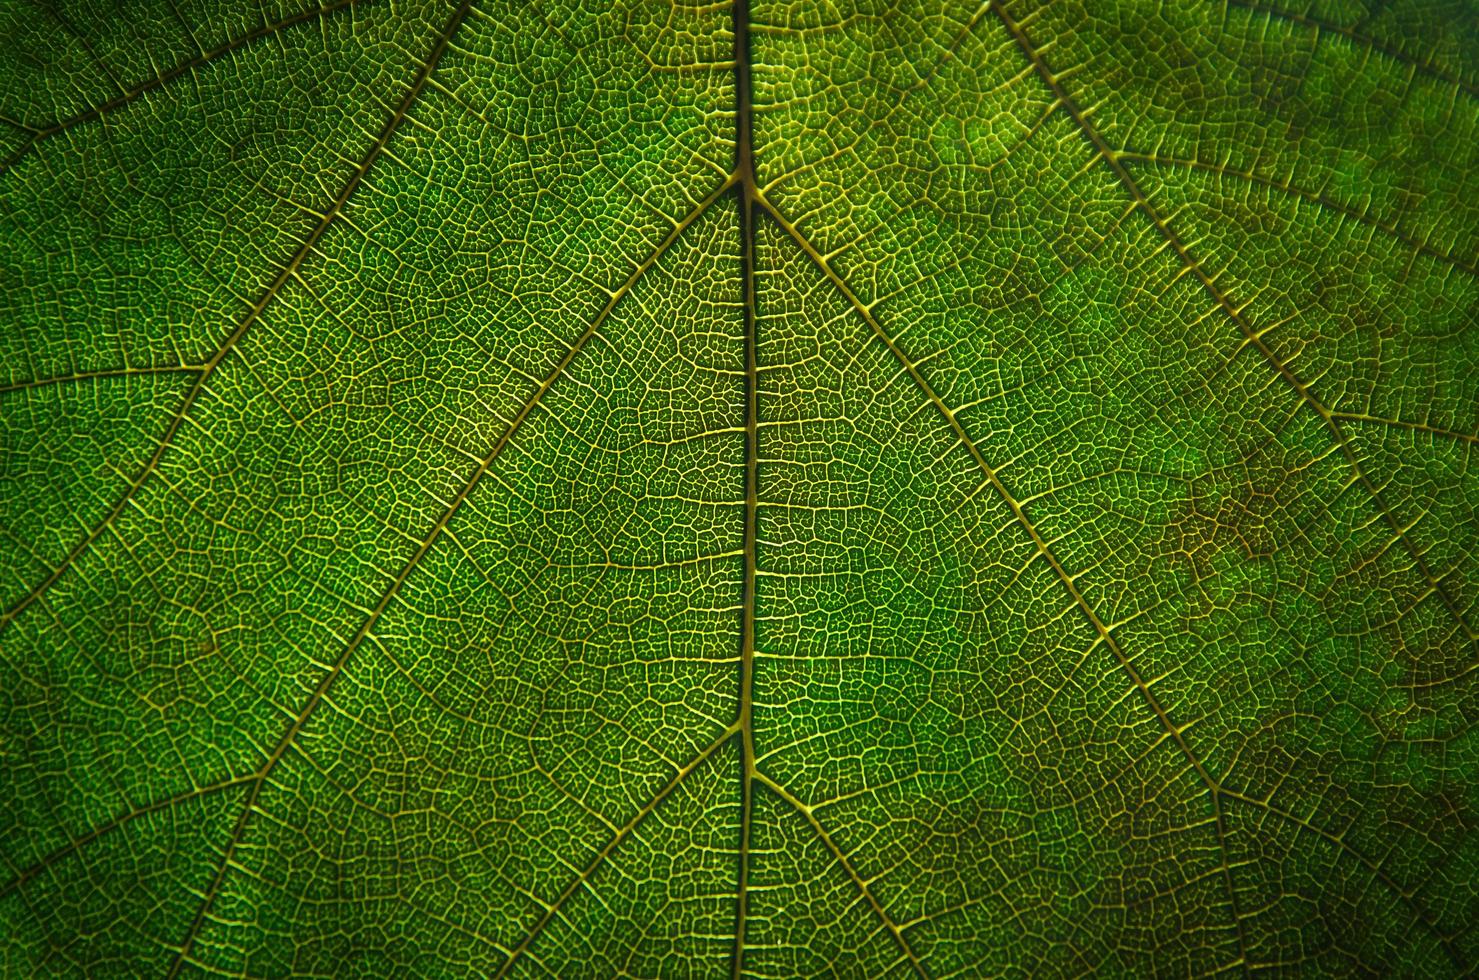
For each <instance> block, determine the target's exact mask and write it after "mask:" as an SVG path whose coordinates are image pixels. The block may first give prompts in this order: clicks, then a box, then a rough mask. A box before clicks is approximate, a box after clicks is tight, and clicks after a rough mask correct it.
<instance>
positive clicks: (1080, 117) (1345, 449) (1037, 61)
mask: <svg viewBox="0 0 1479 980" xmlns="http://www.w3.org/2000/svg"><path fill="white" fill-rule="evenodd" d="M992 10H993V11H995V13H996V16H997V18H998V19H999V20H1000V21H1001V23H1002V25H1003V26H1004V27H1005V28H1006V31H1007V33H1008V34H1009V35H1010V36H1011V38H1012V40H1013V41H1015V42H1016V44H1017V47H1018V48H1020V49H1021V50H1022V53H1023V55H1025V56H1026V58H1027V59H1028V61H1029V62H1030V63H1031V65H1032V67H1033V68H1034V69H1035V70H1036V72H1037V74H1038V77H1040V78H1041V79H1042V81H1043V83H1044V84H1045V85H1046V86H1047V87H1048V89H1049V91H1051V92H1052V94H1053V96H1054V98H1055V99H1056V100H1057V101H1058V104H1059V105H1061V106H1062V107H1063V111H1064V112H1066V113H1067V114H1068V115H1069V117H1070V118H1071V119H1072V120H1073V122H1074V124H1075V125H1077V126H1078V128H1079V130H1080V131H1081V132H1082V133H1083V135H1084V137H1085V138H1086V139H1087V140H1088V141H1089V143H1090V144H1091V145H1092V146H1093V147H1094V150H1095V152H1096V153H1097V154H1098V156H1099V157H1101V158H1102V159H1103V160H1104V162H1105V163H1106V164H1107V165H1108V166H1109V168H1110V170H1112V171H1113V172H1114V175H1115V176H1116V177H1117V178H1119V182H1120V184H1121V185H1122V186H1123V187H1124V188H1125V190H1126V192H1127V193H1129V195H1130V197H1131V198H1132V199H1133V201H1134V203H1135V204H1136V205H1138V206H1139V207H1140V209H1141V210H1142V211H1144V212H1145V214H1146V216H1147V217H1148V218H1149V219H1150V222H1151V224H1153V225H1154V226H1155V227H1156V230H1157V231H1159V232H1160V234H1161V236H1162V237H1163V238H1165V239H1166V241H1167V243H1168V244H1170V246H1171V248H1172V249H1173V250H1174V251H1175V252H1176V255H1177V257H1178V258H1179V259H1180V260H1181V264H1182V265H1183V266H1184V267H1185V268H1186V269H1187V271H1189V272H1190V273H1191V274H1192V275H1193V276H1195V277H1196V279H1197V281H1198V282H1200V283H1201V284H1202V287H1203V288H1204V289H1206V291H1207V293H1208V295H1210V296H1211V297H1212V299H1213V300H1214V301H1215V302H1216V303H1217V305H1218V306H1219V307H1221V308H1222V310H1223V312H1225V313H1226V314H1227V316H1228V318H1229V319H1230V320H1232V322H1233V323H1234V324H1236V325H1237V327H1238V329H1239V330H1240V331H1242V333H1243V336H1244V338H1245V342H1246V343H1248V344H1251V345H1252V346H1253V347H1255V348H1257V350H1258V352H1259V353H1260V354H1262V355H1263V357H1264V359H1265V360H1267V361H1268V363H1269V365H1270V366H1271V367H1273V369H1274V370H1275V371H1276V372H1277V373H1278V374H1279V376H1280V377H1281V378H1283V379H1284V381H1285V382H1286V383H1287V384H1288V385H1289V386H1290V387H1291V388H1293V389H1294V391H1295V392H1296V393H1297V394H1298V395H1299V397H1300V398H1301V399H1302V400H1303V401H1304V403H1305V404H1306V405H1308V406H1309V408H1310V410H1311V411H1313V412H1314V413H1315V414H1316V415H1318V416H1319V417H1320V420H1321V422H1323V423H1324V425H1325V428H1326V429H1328V430H1329V432H1330V434H1331V436H1332V437H1333V438H1334V440H1335V444H1336V446H1337V447H1338V448H1339V449H1340V452H1341V455H1343V456H1344V457H1345V458H1346V462H1347V464H1349V466H1350V468H1351V472H1352V473H1353V474H1354V475H1355V478H1356V481H1357V482H1358V483H1360V484H1361V486H1362V488H1363V489H1364V490H1365V491H1366V493H1367V494H1368V495H1369V496H1370V497H1371V499H1372V501H1373V502H1374V503H1375V504H1376V508H1377V510H1378V511H1379V512H1380V514H1381V516H1382V518H1383V520H1385V522H1386V523H1387V526H1388V527H1390V528H1391V530H1392V533H1393V534H1394V535H1395V536H1396V538H1397V539H1398V540H1399V541H1401V542H1402V545H1403V547H1404V548H1405V549H1406V551H1407V553H1408V555H1409V557H1411V559H1412V561H1413V564H1414V565H1415V566H1416V567H1417V570H1418V572H1419V573H1420V574H1421V575H1422V577H1423V579H1424V580H1425V581H1426V582H1427V585H1428V587H1429V588H1430V589H1431V590H1432V591H1433V592H1435V593H1436V594H1437V595H1438V597H1439V599H1440V600H1441V601H1442V602H1443V604H1444V606H1446V607H1447V609H1448V612H1449V614H1450V615H1452V616H1453V618H1454V620H1455V621H1457V623H1458V624H1459V626H1460V628H1462V629H1463V631H1464V634H1465V635H1466V636H1467V637H1468V640H1469V642H1470V643H1471V644H1472V643H1474V642H1476V641H1479V634H1476V633H1475V631H1474V628H1473V627H1472V626H1471V625H1470V624H1469V622H1468V619H1467V618H1466V617H1465V616H1464V613H1463V610H1462V609H1460V608H1459V605H1458V603H1457V602H1456V601H1455V600H1454V598H1453V596H1452V595H1450V594H1449V592H1448V590H1447V589H1446V588H1444V586H1443V583H1442V582H1441V581H1440V580H1439V578H1438V577H1437V576H1435V575H1434V574H1433V572H1432V570H1431V569H1429V568H1428V563H1427V560H1426V559H1425V558H1424V557H1423V554H1422V552H1421V551H1419V550H1418V548H1417V546H1416V545H1414V544H1413V543H1412V540H1411V539H1410V538H1408V536H1407V529H1406V528H1404V527H1403V526H1402V525H1401V524H1400V523H1399V522H1398V521H1397V518H1396V517H1395V515H1393V513H1392V511H1391V508H1389V507H1388V506H1387V505H1386V502H1385V500H1383V499H1382V495H1381V492H1380V491H1379V490H1378V489H1377V487H1376V484H1374V483H1372V481H1371V478H1370V477H1369V476H1367V475H1366V471H1365V469H1364V468H1363V467H1362V466H1361V462H1360V460H1359V459H1358V458H1357V456H1356V452H1355V450H1354V449H1352V448H1351V444H1350V440H1349V439H1347V438H1346V435H1345V431H1344V430H1343V429H1342V427H1341V424H1340V420H1339V418H1338V417H1337V416H1336V415H1335V414H1334V413H1333V412H1331V411H1330V409H1329V408H1327V407H1326V406H1325V404H1324V403H1323V402H1322V401H1320V399H1319V398H1317V397H1316V396H1315V393H1314V392H1313V391H1311V390H1310V389H1309V387H1308V386H1307V385H1306V384H1305V383H1304V382H1303V381H1301V380H1300V379H1299V377H1298V376H1297V375H1295V373H1294V372H1293V371H1292V370H1291V369H1290V368H1289V366H1288V365H1287V364H1285V363H1284V362H1283V361H1281V360H1279V358H1278V356H1277V355H1276V354H1274V352H1273V351H1272V350H1271V349H1270V348H1269V346H1268V345H1267V344H1265V343H1264V342H1263V335H1262V334H1261V333H1259V332H1258V331H1257V330H1254V329H1253V326H1252V325H1251V324H1250V323H1249V322H1248V321H1247V319H1246V318H1245V317H1244V316H1243V314H1242V311H1241V310H1239V309H1238V308H1237V307H1236V306H1234V305H1233V304H1232V301H1231V300H1230V299H1228V297H1227V294H1226V293H1224V292H1223V291H1222V290H1221V289H1220V288H1218V286H1217V284H1216V283H1215V282H1213V281H1212V277H1211V276H1209V275H1208V274H1207V272H1206V270H1205V269H1203V268H1202V266H1201V264H1200V263H1199V262H1197V260H1196V257H1195V256H1193V255H1192V254H1191V251H1190V250H1189V249H1188V248H1187V246H1186V243H1185V242H1183V241H1182V240H1181V237H1180V236H1179V235H1178V234H1177V233H1176V231H1175V229H1173V228H1172V227H1171V226H1170V223H1169V222H1168V221H1167V220H1166V218H1165V216H1163V215H1162V214H1161V213H1160V211H1158V210H1157V209H1156V207H1155V205H1153V204H1152V203H1151V202H1150V198H1148V197H1147V196H1146V195H1145V192H1144V191H1142V190H1141V189H1140V185H1139V184H1138V183H1136V181H1135V178H1134V177H1133V176H1132V175H1131V174H1130V172H1129V171H1128V170H1126V169H1125V165H1124V164H1123V163H1122V162H1121V161H1120V159H1119V157H1118V156H1117V155H1116V154H1115V152H1114V150H1113V149H1111V148H1110V146H1109V144H1108V143H1106V142H1105V140H1104V137H1103V135H1102V134H1100V132H1099V130H1098V129H1097V128H1095V126H1094V125H1093V124H1092V123H1091V122H1089V119H1088V117H1087V116H1086V115H1084V113H1083V111H1082V110H1081V109H1079V107H1078V104H1077V103H1076V102H1074V100H1073V99H1072V98H1071V97H1070V96H1069V95H1068V91H1067V90H1066V89H1065V88H1064V87H1063V83H1062V80H1061V79H1060V78H1059V77H1058V76H1057V75H1055V74H1054V73H1053V71H1052V69H1051V68H1049V67H1048V64H1047V62H1046V61H1045V60H1044V59H1043V57H1042V55H1041V54H1040V52H1039V51H1038V49H1037V47H1036V46H1035V45H1034V44H1033V43H1032V40H1031V39H1030V38H1028V36H1027V34H1026V33H1025V32H1024V31H1023V29H1022V27H1021V25H1019V24H1018V23H1017V21H1016V20H1014V19H1013V18H1012V15H1011V14H1010V13H1008V12H1007V10H1006V8H1005V6H1004V5H1003V4H1002V3H995V4H993V6H992Z"/></svg>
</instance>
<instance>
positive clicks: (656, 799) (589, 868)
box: [495, 722, 740, 978]
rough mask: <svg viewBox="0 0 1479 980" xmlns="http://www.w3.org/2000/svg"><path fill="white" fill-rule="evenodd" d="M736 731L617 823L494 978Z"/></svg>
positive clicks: (712, 745) (511, 964)
mask: <svg viewBox="0 0 1479 980" xmlns="http://www.w3.org/2000/svg"><path fill="white" fill-rule="evenodd" d="M739 731H740V726H739V723H738V722H735V723H734V724H731V725H730V726H729V727H728V728H726V729H724V731H723V732H721V733H720V734H719V737H718V738H716V739H714V741H712V742H710V743H709V744H708V746H706V747H705V748H704V749H703V751H701V752H699V754H698V755H696V756H694V757H693V758H692V759H690V760H689V761H688V763H687V764H685V765H684V766H683V767H682V768H681V769H679V770H678V771H677V772H676V773H674V774H673V777H672V778H671V779H669V780H668V781H667V782H666V783H664V784H663V787H662V789H660V790H658V791H657V793H656V795H654V796H653V797H652V799H650V800H648V801H647V803H646V804H644V805H643V806H642V808H641V809H639V810H638V811H637V812H636V813H634V814H633V815H632V817H631V819H629V820H628V821H627V822H626V823H624V824H622V825H621V828H620V829H619V830H617V832H616V833H615V834H613V835H612V837H611V839H610V840H609V841H607V842H606V846H605V847H603V848H601V850H600V851H598V852H597V853H596V856H595V857H594V858H592V859H591V862H590V863H589V864H588V865H586V866H585V868H584V869H583V870H582V871H581V872H580V874H579V875H577V876H576V877H575V879H574V880H573V881H571V882H570V884H568V885H566V886H565V889H564V891H562V892H560V894H559V895H557V896H556V897H555V900H554V901H553V902H550V903H549V905H548V906H547V907H546V908H545V910H544V914H543V915H541V916H540V917H539V920H538V921H537V922H535V923H534V926H533V928H531V929H530V930H529V932H528V933H527V934H525V936H524V938H523V939H522V940H520V942H519V944H518V945H517V946H515V947H514V948H513V951H512V952H510V953H509V956H508V959H507V960H505V961H504V963H503V966H502V968H500V969H499V971H498V973H497V974H495V977H497V978H502V977H506V976H508V974H509V971H511V970H512V969H513V967H514V964H515V963H516V962H518V960H519V958H520V957H521V956H523V955H524V954H525V953H526V952H527V951H528V949H529V946H530V944H531V943H533V942H534V940H535V939H537V938H539V935H540V934H541V933H543V932H544V930H545V928H547V927H548V926H549V924H550V922H551V921H552V920H553V919H554V917H555V916H556V915H558V914H559V911H560V909H561V908H562V907H563V906H564V905H565V903H566V902H568V901H569V900H570V896H572V895H574V894H575V892H576V890H577V889H579V888H580V887H581V886H582V885H586V884H589V883H590V880H591V878H592V876H593V875H595V873H596V870H597V869H598V868H600V867H601V865H602V864H604V863H605V862H606V859H607V858H609V857H611V855H612V853H613V852H614V851H615V850H616V849H617V847H619V846H620V845H621V842H622V841H624V840H626V839H627V838H628V837H630V836H631V835H632V832H633V831H635V830H636V829H637V826H638V825H639V824H641V823H642V821H643V820H645V819H646V818H647V816H648V815H649V814H651V813H652V812H653V811H654V810H656V809H657V808H658V805H659V804H661V803H662V801H663V800H665V799H667V798H668V797H669V796H671V795H672V793H673V790H675V789H677V788H678V785H679V784H680V783H682V782H683V780H684V779H686V778H688V776H689V775H690V774H691V773H692V772H693V771H694V770H695V769H697V768H698V767H699V766H701V765H703V764H704V763H705V762H707V761H708V760H709V758H710V757H712V756H713V755H714V753H716V752H718V751H719V750H720V749H721V748H723V747H724V744H725V743H726V742H728V741H729V740H730V739H731V738H734V737H735V736H736V735H738V734H739Z"/></svg>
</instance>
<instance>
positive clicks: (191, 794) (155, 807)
mask: <svg viewBox="0 0 1479 980" xmlns="http://www.w3.org/2000/svg"><path fill="white" fill-rule="evenodd" d="M255 778H256V774H255V773H252V774H249V775H246V776H235V777H233V778H231V779H223V780H220V781H219V782H215V783H210V784H208V785H206V786H197V787H194V788H192V789H189V790H186V791H184V792H182V793H176V794H175V795H174V796H170V797H166V798H165V799H162V800H156V801H154V802H153V803H146V804H144V805H143V806H138V807H133V808H132V809H130V810H128V811H126V812H124V813H121V814H119V815H118V816H116V817H114V818H113V819H112V820H109V821H108V822H107V823H105V824H102V825H100V826H98V827H94V828H93V829H92V830H90V831H88V832H87V833H85V834H83V835H82V836H81V837H78V838H76V839H75V840H73V841H71V842H70V843H68V844H65V845H63V846H62V847H59V848H57V849H56V850H54V851H52V852H51V853H49V854H47V855H46V856H45V857H43V858H41V859H40V860H39V861H36V862H35V863H34V864H31V865H29V866H27V867H25V868H22V869H21V870H20V871H19V872H18V873H17V874H16V876H15V877H14V878H12V879H10V881H8V882H6V883H5V884H4V885H3V886H0V899H3V898H5V896H7V895H9V894H10V893H11V892H14V891H17V890H19V889H21V888H24V887H25V886H26V885H27V884H28V883H29V882H30V881H31V880H32V879H33V878H35V877H36V876H37V875H39V874H40V873H41V872H43V871H45V870H46V869H47V868H49V867H51V866H52V865H54V864H56V863H57V862H58V861H60V860H62V859H63V858H66V857H69V856H70V855H72V854H75V853H77V852H78V851H80V850H82V849H83V848H84V847H86V846H87V845H88V844H91V843H92V842H93V841H95V840H97V839H98V838H99V837H103V836H106V835H107V834H109V833H111V832H113V831H115V830H117V829H118V828H120V827H122V826H124V825H126V824H129V823H132V822H133V821H135V820H137V819H138V818H140V817H146V816H148V815H149V814H151V813H158V812H159V811H161V810H168V809H171V808H172V807H176V806H179V805H180V804H181V803H188V802H189V801H191V800H198V799H201V798H203V797H207V796H214V795H215V794H216V793H220V792H224V791H225V790H228V789H233V788H235V787H237V786H245V785H246V784H247V783H250V782H252V780H253V779H255Z"/></svg>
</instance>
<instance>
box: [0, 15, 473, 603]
mask: <svg viewBox="0 0 1479 980" xmlns="http://www.w3.org/2000/svg"><path fill="white" fill-rule="evenodd" d="M471 3H472V0H465V2H464V3H463V4H462V5H461V6H460V7H458V9H457V11H456V13H454V14H453V15H452V19H451V21H450V22H449V23H448V25H447V28H446V29H445V30H444V31H443V32H442V34H441V36H440V37H438V38H437V40H436V43H435V44H434V45H433V46H432V50H431V54H430V55H429V56H428V57H427V58H426V60H425V61H423V62H422V64H421V67H420V69H419V70H418V71H417V72H416V75H415V77H414V79H413V80H412V82H411V87H410V88H409V89H408V90H407V91H406V94H405V96H404V97H403V98H402V99H401V101H400V103H399V105H397V106H396V108H395V111H394V112H392V113H391V115H390V118H389V119H387V120H386V122H385V125H384V126H382V127H381V129H380V132H379V134H378V135H377V136H376V137H375V141H374V143H373V144H371V146H370V149H369V151H368V152H367V153H366V154H365V155H364V156H363V157H362V158H361V159H360V161H359V163H358V164H357V165H356V166H355V168H354V172H353V173H352V174H350V177H349V180H348V181H346V182H345V184H344V186H343V187H342V188H341V189H340V191H339V194H338V196H337V197H335V198H334V201H333V203H332V204H331V205H330V206H329V209H328V210H327V211H326V212H324V214H323V216H322V217H321V218H320V219H319V222H318V224H317V225H316V226H315V227H314V229H313V230H312V231H311V232H309V234H308V237H307V238H306V239H304V241H303V244H302V245H300V246H299V247H298V249H297V250H296V251H295V252H294V253H293V254H292V256H290V257H289V259H288V261H287V264H286V265H285V266H283V268H282V270H281V271H280V272H278V274H277V276H276V277H275V278H274V279H273V280H272V282H271V283H269V284H268V286H267V288H266V289H265V290H264V291H263V293H262V295H261V296H260V297H259V298H258V299H257V301H256V302H255V303H253V304H252V306H251V308H250V309H249V310H248V311H247V313H246V315H245V316H244V317H242V319H241V321H240V322H239V323H238V324H237V325H236V328H235V329H234V330H232V331H231V333H230V334H228V335H227V336H226V339H225V340H223V341H221V345H220V346H219V347H217V348H216V352H215V353H214V354H212V355H211V356H210V358H209V359H208V360H207V361H206V362H205V363H204V364H202V365H201V366H200V370H199V372H198V373H197V374H196V376H195V381H194V383H193V384H191V386H190V389H189V390H188V391H187V392H186V393H185V399H184V402H183V403H182V404H181V405H180V407H179V409H178V410H177V411H176V412H175V414H174V415H173V416H172V417H171V419H170V422H169V425H168V426H167V427H166V428H165V430H164V435H163V436H162V437H161V438H160V440H159V443H158V445H157V446H156V447H155V449H154V453H153V455H152V456H150V457H149V461H148V462H147V463H145V464H144V467H143V469H141V470H140V471H139V473H138V475H137V476H135V477H134V478H133V480H131V481H130V482H129V486H128V489H127V490H125V491H124V493H123V496H122V497H121V498H119V500H118V503H117V504H115V505H114V506H113V509H112V510H111V511H109V512H108V515H107V516H106V517H104V518H103V520H102V521H101V522H100V523H99V524H98V525H97V526H96V527H94V528H93V529H92V531H91V532H89V533H88V534H87V535H86V536H85V537H84V538H83V539H82V540H81V541H79V542H78V543H77V544H76V545H75V546H74V547H73V548H72V550H71V551H69V552H68V553H67V555H66V557H64V558H63V559H62V561H61V563H60V564H58V565H57V567H56V568H55V569H53V570H52V572H51V574H49V575H47V576H46V578H45V580H43V581H42V582H41V584H40V585H38V586H36V587H35V588H34V589H32V590H31V591H30V592H28V593H27V594H26V595H25V596H24V597H23V598H22V599H21V600H20V601H19V602H18V603H16V604H15V605H14V606H12V607H10V608H9V609H7V610H6V611H5V612H4V613H0V631H3V630H4V629H5V628H6V627H7V626H9V625H10V624H11V623H12V622H14V621H15V618H16V617H17V616H19V615H20V614H21V613H22V612H24V611H25V610H26V608H27V607H28V606H30V605H31V603H33V602H35V601H36V600H37V599H39V598H41V597H42V596H43V595H45V594H46V591H47V590H48V589H50V588H51V587H52V586H53V585H55V584H56V582H57V580H58V579H60V578H61V577H62V576H63V575H64V574H66V571H67V569H68V568H70V567H72V563H73V562H75V561H76V560H77V559H78V557H79V556H81V555H82V553H83V552H84V551H86V550H87V549H88V548H89V547H91V546H92V544H93V542H94V541H96V540H97V539H98V537H99V536H100V535H101V534H102V533H103V531H104V530H106V529H107V528H108V527H110V526H112V524H113V522H114V521H116V520H118V517H119V515H121V514H122V513H123V511H124V508H126V507H127V506H128V504H129V502H130V501H131V500H133V499H134V497H135V496H136V495H137V494H138V492H139V490H140V489H142V488H143V486H144V483H145V482H146V481H147V480H148V479H149V476H150V475H151V474H152V473H153V472H154V471H155V469H156V468H157V467H158V466H159V461H160V460H161V459H163V458H164V454H165V452H166V450H168V449H169V447H170V445H171V444H172V443H173V442H174V439H175V436H176V434H178V433H179V431H180V426H181V425H183V424H184V422H185V419H186V417H187V416H188V415H189V414H190V410H191V409H192V408H193V407H194V405H195V402H196V400H197V399H198V398H199V397H200V393H201V392H202V391H203V390H204V389H205V386H206V383H207V382H209V381H210V379H211V375H212V374H214V373H215V371H216V368H218V367H219V366H220V365H221V362H222V361H224V360H225V359H226V355H227V354H229V353H231V351H232V350H234V349H235V347H236V345H237V344H238V343H239V342H240V341H241V338H242V337H244V336H245V335H246V332H247V330H249V329H250V328H251V326H252V324H254V323H256V322H257V320H258V318H260V317H261V315H262V311H263V310H265V309H266V308H267V306H268V304H269V303H271V302H272V301H273V299H275V298H276V297H277V295H278V293H279V292H281V291H282V288H283V286H284V285H286V284H287V281H288V280H289V279H291V278H293V277H294V276H295V275H297V272H298V268H299V267H300V266H301V265H302V264H303V261H304V260H305V259H306V258H307V257H308V254H309V253H310V252H311V251H313V248H314V246H315V245H317V244H318V242H319V240H320V239H321V238H323V236H324V233H325V232H327V231H328V230H329V226H330V225H332V224H333V223H334V220H335V219H336V218H338V217H339V215H340V214H341V213H342V212H343V210H344V205H345V204H346V203H348V201H349V198H350V197H351V196H352V195H353V194H354V192H355V191H356V190H357V189H358V188H359V185H360V183H361V182H363V180H364V178H365V174H367V173H368V172H369V170H370V168H371V167H372V166H374V164H375V161H376V160H378V159H379V158H380V154H381V153H383V152H384V151H385V148H386V146H387V145H388V144H389V142H390V138H391V136H393V135H394V134H395V131H396V129H397V128H398V127H399V126H400V124H401V123H402V122H403V121H404V120H405V118H406V114H407V113H408V112H409V111H410V109H411V106H412V104H413V103H414V102H415V101H416V99H417V97H418V96H420V94H421V91H422V89H424V88H425V87H426V81H427V79H428V78H429V77H430V76H431V73H432V71H434V70H435V69H436V65H437V62H439V61H440V60H441V58H442V55H443V54H445V53H446V50H447V44H448V42H449V41H450V40H451V38H452V34H453V32H455V31H456V30H457V27H458V25H460V24H461V23H462V21H463V19H464V18H466V16H467V12H468V8H469V7H470V6H471Z"/></svg>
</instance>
